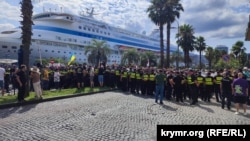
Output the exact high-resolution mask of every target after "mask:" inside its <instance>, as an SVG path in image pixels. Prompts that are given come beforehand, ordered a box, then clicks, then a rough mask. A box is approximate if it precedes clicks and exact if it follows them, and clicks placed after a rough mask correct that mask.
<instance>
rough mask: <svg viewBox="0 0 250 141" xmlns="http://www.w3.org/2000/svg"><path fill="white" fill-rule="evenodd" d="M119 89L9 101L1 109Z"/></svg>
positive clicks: (0, 106)
mask: <svg viewBox="0 0 250 141" xmlns="http://www.w3.org/2000/svg"><path fill="white" fill-rule="evenodd" d="M115 90H118V89H116V88H114V89H112V88H111V89H109V90H103V91H98V92H90V93H76V94H72V95H66V96H58V97H52V98H46V99H42V100H31V101H27V102H23V103H18V102H15V103H8V104H2V105H0V109H6V108H11V107H20V106H25V105H31V104H38V103H42V102H47V101H54V100H60V99H66V98H73V97H78V96H85V95H91V94H97V93H103V92H109V91H115Z"/></svg>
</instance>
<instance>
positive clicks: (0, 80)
mask: <svg viewBox="0 0 250 141" xmlns="http://www.w3.org/2000/svg"><path fill="white" fill-rule="evenodd" d="M4 75H5V69H4V68H2V67H1V66H0V90H1V93H2V96H3V95H4Z"/></svg>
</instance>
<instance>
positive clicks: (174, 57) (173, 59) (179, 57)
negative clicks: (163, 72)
mask: <svg viewBox="0 0 250 141" xmlns="http://www.w3.org/2000/svg"><path fill="white" fill-rule="evenodd" d="M183 60H184V58H183V56H182V55H181V53H180V52H179V55H178V51H175V52H173V53H172V54H171V56H170V63H171V64H173V63H174V62H175V63H176V64H175V66H176V67H177V61H179V63H180V62H183Z"/></svg>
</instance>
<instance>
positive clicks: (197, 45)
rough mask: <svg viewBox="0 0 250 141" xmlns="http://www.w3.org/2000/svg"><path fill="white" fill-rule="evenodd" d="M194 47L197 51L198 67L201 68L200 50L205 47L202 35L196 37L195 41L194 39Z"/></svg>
mask: <svg viewBox="0 0 250 141" xmlns="http://www.w3.org/2000/svg"><path fill="white" fill-rule="evenodd" d="M194 47H195V49H196V50H197V51H198V52H199V56H200V59H199V64H200V65H199V69H201V68H202V66H201V53H202V51H204V50H205V49H206V43H205V39H204V37H202V36H199V37H196V41H195V46H194Z"/></svg>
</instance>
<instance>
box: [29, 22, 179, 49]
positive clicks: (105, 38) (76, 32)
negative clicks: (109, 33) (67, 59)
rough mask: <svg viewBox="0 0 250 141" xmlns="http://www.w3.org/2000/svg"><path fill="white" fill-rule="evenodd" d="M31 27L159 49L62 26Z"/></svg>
mask: <svg viewBox="0 0 250 141" xmlns="http://www.w3.org/2000/svg"><path fill="white" fill-rule="evenodd" d="M33 29H38V30H47V31H54V32H58V33H63V34H70V35H74V36H81V37H86V38H91V39H93V38H96V39H102V40H106V41H108V42H115V43H117V44H127V45H130V46H139V47H141V48H146V49H151V50H156V51H159V50H160V48H159V47H155V46H149V45H145V44H139V43H132V42H129V41H124V40H119V39H114V38H109V37H104V36H100V35H94V34H90V33H84V32H78V31H74V30H69V29H63V28H58V27H50V26H33ZM173 51H175V50H171V52H173Z"/></svg>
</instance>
